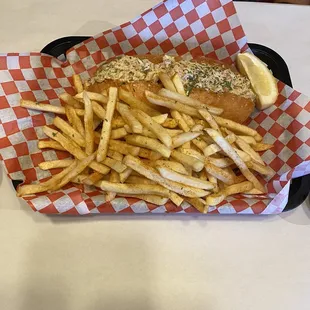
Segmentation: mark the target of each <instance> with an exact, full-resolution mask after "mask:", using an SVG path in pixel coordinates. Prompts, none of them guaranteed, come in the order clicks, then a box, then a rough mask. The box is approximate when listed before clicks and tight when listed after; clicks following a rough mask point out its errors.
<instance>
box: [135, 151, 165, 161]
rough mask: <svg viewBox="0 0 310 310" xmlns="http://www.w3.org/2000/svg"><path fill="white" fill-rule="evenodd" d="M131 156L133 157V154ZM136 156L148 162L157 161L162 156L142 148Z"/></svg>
mask: <svg viewBox="0 0 310 310" xmlns="http://www.w3.org/2000/svg"><path fill="white" fill-rule="evenodd" d="M131 155H133V154H131ZM138 156H139V157H142V158H146V159H149V160H157V159H159V158H161V157H162V155H161V154H160V153H158V152H154V151H151V150H148V149H144V148H140V150H139V153H138Z"/></svg>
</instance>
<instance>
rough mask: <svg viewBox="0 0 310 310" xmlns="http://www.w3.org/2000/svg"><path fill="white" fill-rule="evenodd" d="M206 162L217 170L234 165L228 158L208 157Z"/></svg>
mask: <svg viewBox="0 0 310 310" xmlns="http://www.w3.org/2000/svg"><path fill="white" fill-rule="evenodd" d="M208 160H209V161H210V163H211V164H213V165H214V166H216V167H219V168H226V167H229V166H231V165H233V164H234V162H233V161H232V160H231V159H230V158H213V157H209V158H208Z"/></svg>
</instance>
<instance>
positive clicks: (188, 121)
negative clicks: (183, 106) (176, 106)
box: [182, 113, 195, 128]
mask: <svg viewBox="0 0 310 310" xmlns="http://www.w3.org/2000/svg"><path fill="white" fill-rule="evenodd" d="M182 117H183V119H184V121H185V122H186V124H187V126H188V127H189V128H192V127H194V126H195V121H194V120H193V118H192V117H191V116H189V115H187V114H185V113H182Z"/></svg>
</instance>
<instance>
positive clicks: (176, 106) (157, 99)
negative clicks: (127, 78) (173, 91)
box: [145, 90, 201, 118]
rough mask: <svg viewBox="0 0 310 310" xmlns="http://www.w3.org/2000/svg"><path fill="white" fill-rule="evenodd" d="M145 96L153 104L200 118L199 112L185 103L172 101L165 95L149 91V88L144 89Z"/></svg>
mask: <svg viewBox="0 0 310 310" xmlns="http://www.w3.org/2000/svg"><path fill="white" fill-rule="evenodd" d="M145 96H146V98H147V100H148V101H149V102H150V103H152V104H154V105H158V106H162V107H166V108H169V109H172V110H176V111H179V112H181V113H185V114H188V115H190V116H193V117H197V118H201V115H200V114H199V112H198V111H197V110H196V109H195V108H193V107H191V106H188V105H186V104H183V103H180V102H177V101H173V100H171V99H167V98H165V97H161V96H158V95H156V94H154V93H152V92H150V91H149V90H146V91H145Z"/></svg>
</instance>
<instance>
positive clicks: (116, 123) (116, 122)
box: [112, 116, 126, 129]
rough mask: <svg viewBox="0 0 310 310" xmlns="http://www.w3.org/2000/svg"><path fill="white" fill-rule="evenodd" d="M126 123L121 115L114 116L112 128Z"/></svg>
mask: <svg viewBox="0 0 310 310" xmlns="http://www.w3.org/2000/svg"><path fill="white" fill-rule="evenodd" d="M125 125H126V123H125V121H124V120H123V118H122V117H121V116H115V117H114V118H113V119H112V129H116V128H121V127H124V126H125Z"/></svg>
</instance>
